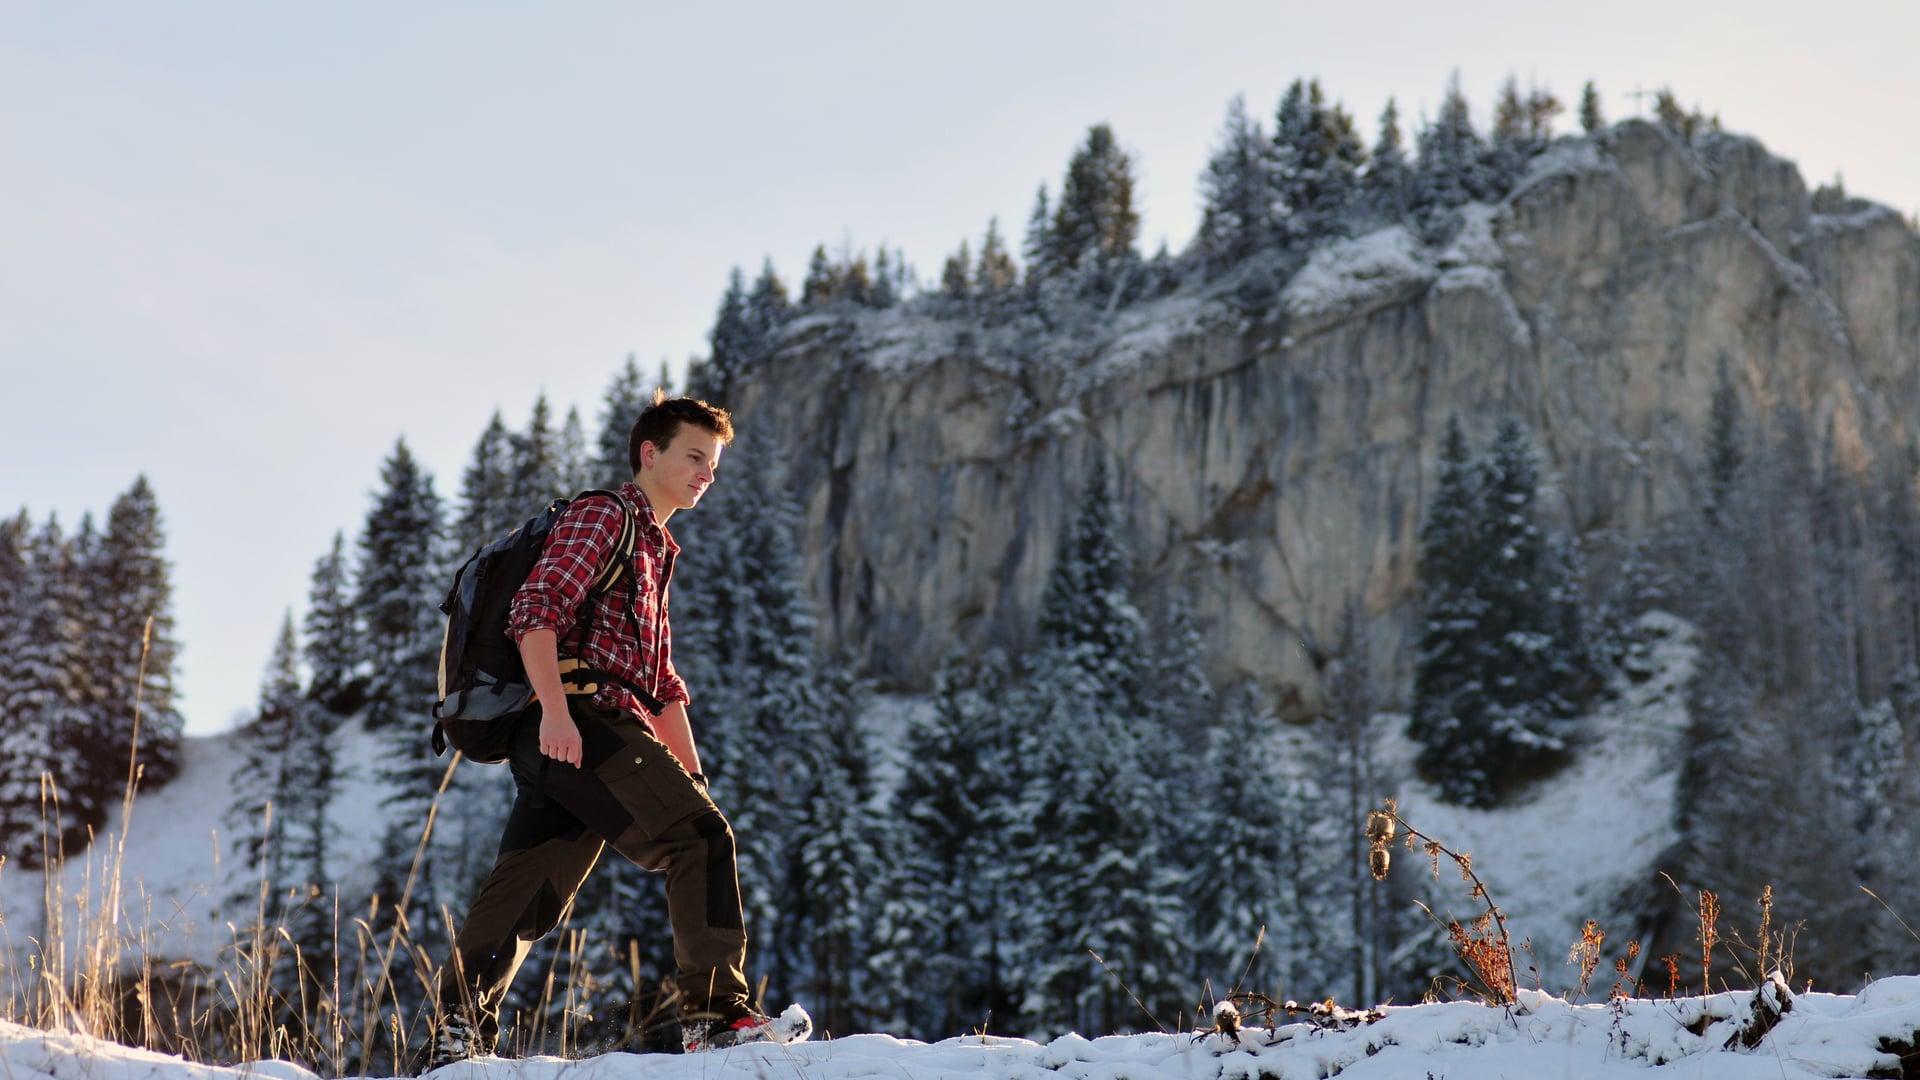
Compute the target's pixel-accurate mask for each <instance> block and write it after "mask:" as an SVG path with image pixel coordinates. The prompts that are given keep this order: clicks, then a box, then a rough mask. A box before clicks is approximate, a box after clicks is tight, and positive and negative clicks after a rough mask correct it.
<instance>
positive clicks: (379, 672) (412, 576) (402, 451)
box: [354, 438, 445, 753]
mask: <svg viewBox="0 0 1920 1080" xmlns="http://www.w3.org/2000/svg"><path fill="white" fill-rule="evenodd" d="M381 480H382V485H383V486H382V488H381V490H380V491H379V492H378V493H377V494H376V495H375V497H374V506H373V509H372V510H371V511H369V512H368V514H367V524H366V528H365V530H364V531H363V532H362V533H361V534H360V565H359V572H358V573H357V574H356V575H355V578H356V580H357V581H358V584H359V587H358V590H357V593H356V596H355V600H354V608H355V610H356V612H357V614H358V616H359V617H358V620H357V621H358V623H359V625H360V627H361V629H362V632H363V636H362V643H363V648H362V656H363V657H364V665H365V668H366V671H367V675H368V691H367V705H368V708H367V726H368V727H369V728H372V729H380V728H388V727H393V726H396V725H397V726H400V727H402V728H404V729H405V734H404V735H403V736H402V738H403V739H412V740H413V741H414V742H417V743H419V744H421V745H422V746H424V745H425V743H426V740H425V738H424V737H419V736H421V735H422V733H423V732H424V731H425V730H426V728H427V725H426V720H425V717H426V711H427V709H428V707H429V706H431V705H432V704H433V702H434V700H435V698H436V696H437V695H436V691H437V689H438V686H439V661H440V636H441V630H442V629H443V627H442V621H443V620H442V618H441V615H440V611H439V603H440V597H441V596H442V595H443V594H444V592H445V582H444V581H443V580H442V579H443V576H444V575H443V574H442V573H441V569H440V561H439V558H438V549H439V540H440V497H439V496H438V495H436V494H434V490H433V477H432V476H430V475H429V474H428V473H427V472H426V471H425V470H423V469H422V468H421V467H420V464H419V462H417V461H416V460H415V459H414V456H413V452H412V451H411V450H409V449H408V448H407V442H406V440H405V439H404V438H403V439H400V440H399V441H398V442H396V443H395V444H394V448H393V453H392V454H391V455H390V456H389V457H388V458H387V460H386V462H385V463H384V464H383V465H382V467H381ZM429 753H431V751H429Z"/></svg>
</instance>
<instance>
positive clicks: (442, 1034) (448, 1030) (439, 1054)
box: [422, 1013, 490, 1072]
mask: <svg viewBox="0 0 1920 1080" xmlns="http://www.w3.org/2000/svg"><path fill="white" fill-rule="evenodd" d="M480 1044H481V1039H480V1036H479V1033H478V1032H476V1031H475V1030H474V1028H473V1022H472V1021H471V1020H468V1019H467V1018H466V1017H465V1016H462V1015H460V1014H459V1013H449V1014H447V1015H446V1016H443V1017H441V1018H440V1030H439V1032H438V1033H436V1034H435V1035H434V1037H433V1046H432V1047H431V1048H429V1049H428V1051H427V1067H426V1068H425V1069H424V1070H422V1071H423V1072H432V1071H433V1070H435V1069H437V1068H439V1067H440V1066H442V1065H451V1064H453V1063H454V1062H456V1061H466V1060H467V1059H469V1058H476V1057H484V1056H486V1054H487V1053H488V1051H489V1049H490V1048H487V1047H482V1046H481V1045H480Z"/></svg>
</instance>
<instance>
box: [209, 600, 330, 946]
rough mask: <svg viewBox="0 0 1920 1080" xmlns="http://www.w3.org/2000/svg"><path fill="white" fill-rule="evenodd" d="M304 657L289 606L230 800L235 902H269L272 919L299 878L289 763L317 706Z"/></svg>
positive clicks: (244, 734) (241, 734)
mask: <svg viewBox="0 0 1920 1080" xmlns="http://www.w3.org/2000/svg"><path fill="white" fill-rule="evenodd" d="M299 663H300V646H299V642H298V641H297V640H296V639H295V637H294V633H293V613H292V612H291V611H289V612H288V613H287V615H286V618H285V619H284V620H283V621H282V622H281V624H280V636H279V637H278V638H277V639H276V640H275V642H274V647H273V655H272V658H271V659H269V660H268V661H267V675H266V680H265V681H264V682H263V683H262V684H261V687H260V707H259V709H258V711H256V712H255V713H254V715H253V718H252V719H250V720H248V721H247V722H246V723H245V724H244V725H242V726H241V728H240V730H239V731H238V732H237V733H236V736H235V739H234V742H235V745H236V748H237V749H238V750H239V752H240V763H239V764H238V765H237V766H235V767H234V770H233V773H232V775H231V776H230V777H229V778H228V783H229V785H230V786H231V787H232V789H233V799H232V801H231V802H230V803H228V805H227V813H226V825H227V837H228V845H229V848H230V850H231V851H232V852H233V854H234V856H235V860H234V865H233V880H234V882H235V887H234V889H233V891H232V893H231V894H230V896H229V898H228V903H229V904H231V905H233V907H234V908H236V909H237V910H239V911H241V912H249V913H258V909H259V905H261V904H264V905H265V910H264V912H263V913H261V914H264V917H265V918H266V919H267V920H268V922H267V925H274V924H276V923H277V922H278V920H279V919H280V916H281V907H282V903H283V900H284V897H285V893H286V891H287V888H288V886H289V885H290V884H292V882H293V874H292V873H291V872H290V863H289V860H288V858H287V845H286V842H285V838H286V832H287V808H286V805H285V803H284V801H283V800H285V799H286V798H288V797H289V796H293V795H295V794H296V792H295V790H294V788H293V787H292V785H291V783H290V780H291V776H290V775H289V770H290V768H291V766H292V765H293V762H294V750H295V746H296V741H297V739H298V735H299V733H300V732H301V730H302V729H303V728H305V727H306V722H305V719H304V718H303V716H302V713H303V711H304V710H306V709H308V708H310V707H311V703H309V702H308V701H307V700H306V698H305V697H304V696H303V695H302V694H301V692H300V671H299Z"/></svg>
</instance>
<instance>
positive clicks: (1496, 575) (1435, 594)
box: [1407, 419, 1588, 806]
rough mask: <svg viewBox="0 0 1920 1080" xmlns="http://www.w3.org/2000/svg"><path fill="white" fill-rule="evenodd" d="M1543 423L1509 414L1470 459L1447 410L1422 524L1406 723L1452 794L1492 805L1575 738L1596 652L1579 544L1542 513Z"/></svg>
mask: <svg viewBox="0 0 1920 1080" xmlns="http://www.w3.org/2000/svg"><path fill="white" fill-rule="evenodd" d="M1532 453H1533V452H1532V447H1531V437H1530V436H1529V435H1528V433H1527V431H1526V429H1525V428H1524V427H1523V426H1522V425H1520V424H1519V422H1518V421H1514V420H1511V419H1509V420H1504V421H1502V422H1501V424H1500V426H1499V429H1498V431H1497V432H1496V434H1495V436H1494V441H1493V444H1492V445H1491V446H1490V447H1489V449H1488V452H1487V458H1486V461H1485V463H1484V464H1483V465H1482V466H1480V467H1479V468H1471V467H1470V466H1469V465H1468V463H1467V458H1466V449H1465V441H1464V439H1463V438H1462V437H1461V435H1460V431H1459V427H1458V424H1457V423H1453V422H1449V424H1448V428H1447V437H1446V444H1445V446H1444V449H1443V451H1442V457H1441V467H1440V479H1439V484H1438V487H1437V489H1436V491H1435V494H1434V498H1433V502H1432V503H1431V504H1430V506H1429V509H1428V514H1427V521H1426V523H1425V525H1424V526H1423V527H1422V530H1421V538H1420V539H1421V577H1422V581H1423V583H1424V585H1425V586H1426V589H1427V597H1426V605H1425V608H1426V610H1425V616H1424V620H1423V622H1424V625H1423V629H1422V631H1421V636H1420V645H1419V651H1418V655H1417V658H1416V661H1415V672H1414V700H1413V718H1412V722H1411V723H1410V724H1409V725H1408V729H1407V732H1408V735H1409V736H1411V737H1412V738H1413V739H1415V740H1416V741H1418V742H1419V743H1421V745H1422V750H1421V754H1420V765H1421V768H1422V769H1423V770H1425V771H1427V772H1428V773H1429V774H1430V775H1432V776H1433V777H1434V778H1435V779H1436V781H1437V782H1438V783H1439V785H1440V789H1441V794H1442V795H1443V797H1445V798H1447V799H1449V800H1452V801H1457V802H1461V803H1464V804H1467V805H1472V806H1487V805H1491V804H1493V803H1494V802H1495V801H1497V799H1498V798H1499V796H1500V794H1501V793H1502V791H1503V790H1504V789H1505V788H1506V786H1507V785H1508V784H1510V783H1511V782H1512V776H1513V771H1514V770H1515V769H1517V768H1520V767H1522V766H1526V765H1529V764H1531V763H1533V762H1536V761H1539V760H1542V759H1548V758H1551V757H1552V756H1553V755H1555V754H1557V753H1558V752H1559V751H1560V750H1562V749H1563V748H1564V740H1565V735H1566V725H1567V722H1568V721H1569V720H1570V718H1571V717H1572V716H1573V715H1575V713H1576V712H1577V707H1578V703H1579V700H1580V694H1581V692H1582V691H1581V687H1582V686H1583V684H1584V682H1585V679H1586V672H1587V668H1588V662H1587V658H1586V654H1585V644H1584V641H1583V640H1581V638H1580V628H1581V626H1582V620H1581V618H1580V615H1579V611H1578V604H1579V590H1578V588H1577V581H1573V580H1569V579H1570V578H1571V576H1572V574H1573V572H1574V567H1573V565H1572V560H1571V559H1570V558H1565V557H1562V558H1554V557H1553V552H1552V548H1551V545H1550V544H1549V543H1548V540H1547V538H1546V537H1545V536H1544V535H1543V534H1542V532H1541V531H1540V529H1539V526H1538V525H1537V524H1536V523H1535V521H1534V518H1533V499H1534V495H1535V491H1536V489H1537V485H1538V479H1537V475H1536V466H1535V465H1534V463H1533V457H1532Z"/></svg>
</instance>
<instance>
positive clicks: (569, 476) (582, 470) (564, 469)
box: [559, 405, 594, 496]
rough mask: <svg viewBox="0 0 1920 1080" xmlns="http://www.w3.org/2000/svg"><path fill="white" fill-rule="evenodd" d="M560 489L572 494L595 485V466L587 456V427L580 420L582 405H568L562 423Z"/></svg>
mask: <svg viewBox="0 0 1920 1080" xmlns="http://www.w3.org/2000/svg"><path fill="white" fill-rule="evenodd" d="M559 448H560V490H561V491H563V492H565V493H566V494H567V495H569V496H571V495H573V494H574V493H576V492H579V491H581V490H583V489H586V488H590V487H592V486H593V477H594V468H593V464H592V462H591V461H590V460H589V459H588V457H587V429H586V425H585V424H583V423H582V422H581V420H580V406H578V405H569V406H567V418H566V420H564V421H562V422H561V424H560V442H559Z"/></svg>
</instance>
